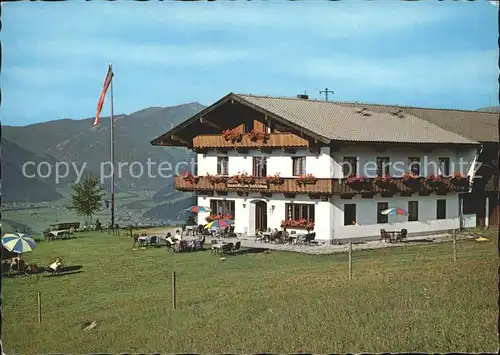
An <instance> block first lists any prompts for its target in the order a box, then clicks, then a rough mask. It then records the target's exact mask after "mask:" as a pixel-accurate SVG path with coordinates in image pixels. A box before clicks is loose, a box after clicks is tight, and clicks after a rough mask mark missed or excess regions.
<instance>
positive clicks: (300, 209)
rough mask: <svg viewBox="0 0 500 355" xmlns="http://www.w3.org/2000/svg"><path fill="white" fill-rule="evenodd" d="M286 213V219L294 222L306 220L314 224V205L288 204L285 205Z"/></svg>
mask: <svg viewBox="0 0 500 355" xmlns="http://www.w3.org/2000/svg"><path fill="white" fill-rule="evenodd" d="M285 213H286V214H285V219H291V220H293V221H300V220H301V219H305V220H307V221H309V222H314V205H313V204H300V203H287V204H286V205H285Z"/></svg>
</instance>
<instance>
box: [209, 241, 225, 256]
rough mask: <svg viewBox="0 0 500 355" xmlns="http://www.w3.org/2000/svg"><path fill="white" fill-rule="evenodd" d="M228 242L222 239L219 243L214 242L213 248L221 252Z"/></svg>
mask: <svg viewBox="0 0 500 355" xmlns="http://www.w3.org/2000/svg"><path fill="white" fill-rule="evenodd" d="M226 244H227V243H226V242H224V241H222V240H220V241H219V243H217V244H212V250H215V252H217V253H220V252H221V251H222V247H223V246H224V245H226Z"/></svg>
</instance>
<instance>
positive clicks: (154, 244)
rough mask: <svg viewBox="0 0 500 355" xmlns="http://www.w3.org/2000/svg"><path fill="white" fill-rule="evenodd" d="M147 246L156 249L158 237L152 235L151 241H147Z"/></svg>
mask: <svg viewBox="0 0 500 355" xmlns="http://www.w3.org/2000/svg"><path fill="white" fill-rule="evenodd" d="M149 245H151V246H155V247H158V237H157V236H156V235H153V236H152V237H151V239H150V240H149Z"/></svg>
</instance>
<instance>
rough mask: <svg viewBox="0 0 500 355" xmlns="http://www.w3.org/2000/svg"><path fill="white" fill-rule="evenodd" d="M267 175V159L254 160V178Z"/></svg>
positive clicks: (258, 158)
mask: <svg viewBox="0 0 500 355" xmlns="http://www.w3.org/2000/svg"><path fill="white" fill-rule="evenodd" d="M266 175H267V162H266V158H265V157H254V158H253V176H255V177H265V176H266Z"/></svg>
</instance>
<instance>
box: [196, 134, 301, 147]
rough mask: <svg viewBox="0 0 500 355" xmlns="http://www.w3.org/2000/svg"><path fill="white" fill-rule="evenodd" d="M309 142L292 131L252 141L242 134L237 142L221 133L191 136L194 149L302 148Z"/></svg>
mask: <svg viewBox="0 0 500 355" xmlns="http://www.w3.org/2000/svg"><path fill="white" fill-rule="evenodd" d="M308 146H309V142H308V141H307V140H306V139H304V138H301V137H299V136H296V135H295V134H292V133H271V134H270V136H269V139H268V140H265V141H262V140H257V141H254V140H252V139H251V138H250V136H249V135H248V134H244V135H243V136H242V138H241V141H239V142H232V141H230V140H226V139H225V138H224V137H223V136H222V134H203V135H199V136H196V137H194V138H193V148H194V149H216V148H248V149H250V148H303V147H308Z"/></svg>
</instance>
